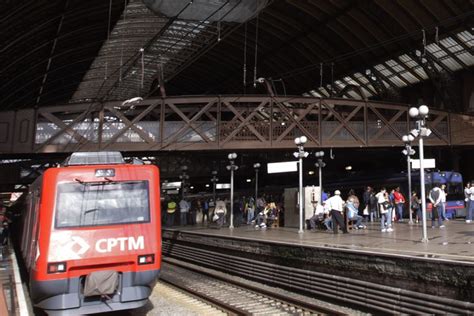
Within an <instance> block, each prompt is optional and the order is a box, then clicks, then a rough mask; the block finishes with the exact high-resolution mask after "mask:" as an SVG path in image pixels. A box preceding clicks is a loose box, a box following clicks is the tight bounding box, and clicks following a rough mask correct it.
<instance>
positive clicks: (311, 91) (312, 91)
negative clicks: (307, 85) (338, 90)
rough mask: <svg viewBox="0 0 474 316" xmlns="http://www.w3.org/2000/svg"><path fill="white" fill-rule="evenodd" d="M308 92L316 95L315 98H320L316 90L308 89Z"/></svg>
mask: <svg viewBox="0 0 474 316" xmlns="http://www.w3.org/2000/svg"><path fill="white" fill-rule="evenodd" d="M309 93H310V94H311V95H312V96H313V97H317V98H321V97H322V96H321V95H320V94H319V93H318V92H316V90H310V91H309Z"/></svg>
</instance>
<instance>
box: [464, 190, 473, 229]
mask: <svg viewBox="0 0 474 316" xmlns="http://www.w3.org/2000/svg"><path fill="white" fill-rule="evenodd" d="M464 195H465V196H466V210H467V216H466V223H471V222H472V213H473V211H474V181H471V182H468V184H467V186H466V188H465V189H464Z"/></svg>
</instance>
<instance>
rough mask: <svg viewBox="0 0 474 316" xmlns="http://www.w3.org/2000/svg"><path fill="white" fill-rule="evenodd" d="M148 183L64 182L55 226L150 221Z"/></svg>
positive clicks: (60, 191)
mask: <svg viewBox="0 0 474 316" xmlns="http://www.w3.org/2000/svg"><path fill="white" fill-rule="evenodd" d="M148 187H149V186H148V181H130V182H90V183H77V182H76V183H61V184H59V185H58V195H57V203H56V205H57V206H56V215H55V227H56V228H64V227H84V226H103V225H115V224H125V223H138V222H139V223H144V222H149V221H150V206H149V191H148Z"/></svg>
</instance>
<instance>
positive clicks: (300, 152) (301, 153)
mask: <svg viewBox="0 0 474 316" xmlns="http://www.w3.org/2000/svg"><path fill="white" fill-rule="evenodd" d="M307 141H308V139H307V138H306V136H300V137H297V138H295V144H296V147H298V151H296V152H294V153H293V155H294V156H295V158H299V161H298V164H299V190H300V201H299V207H300V228H299V230H298V233H299V234H302V233H304V230H303V220H304V219H303V198H304V197H303V158H306V157H308V155H309V153H308V152H306V151H304V144H306V142H307Z"/></svg>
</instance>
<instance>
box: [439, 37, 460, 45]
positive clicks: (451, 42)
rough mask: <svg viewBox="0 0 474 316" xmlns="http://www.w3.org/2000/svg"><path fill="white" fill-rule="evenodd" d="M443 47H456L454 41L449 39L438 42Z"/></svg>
mask: <svg viewBox="0 0 474 316" xmlns="http://www.w3.org/2000/svg"><path fill="white" fill-rule="evenodd" d="M439 42H440V43H441V44H442V45H443V46H445V47H451V46H454V45H457V43H456V41H455V40H453V39H452V38H451V37H447V38H443V39H442V40H440V41H439Z"/></svg>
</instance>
